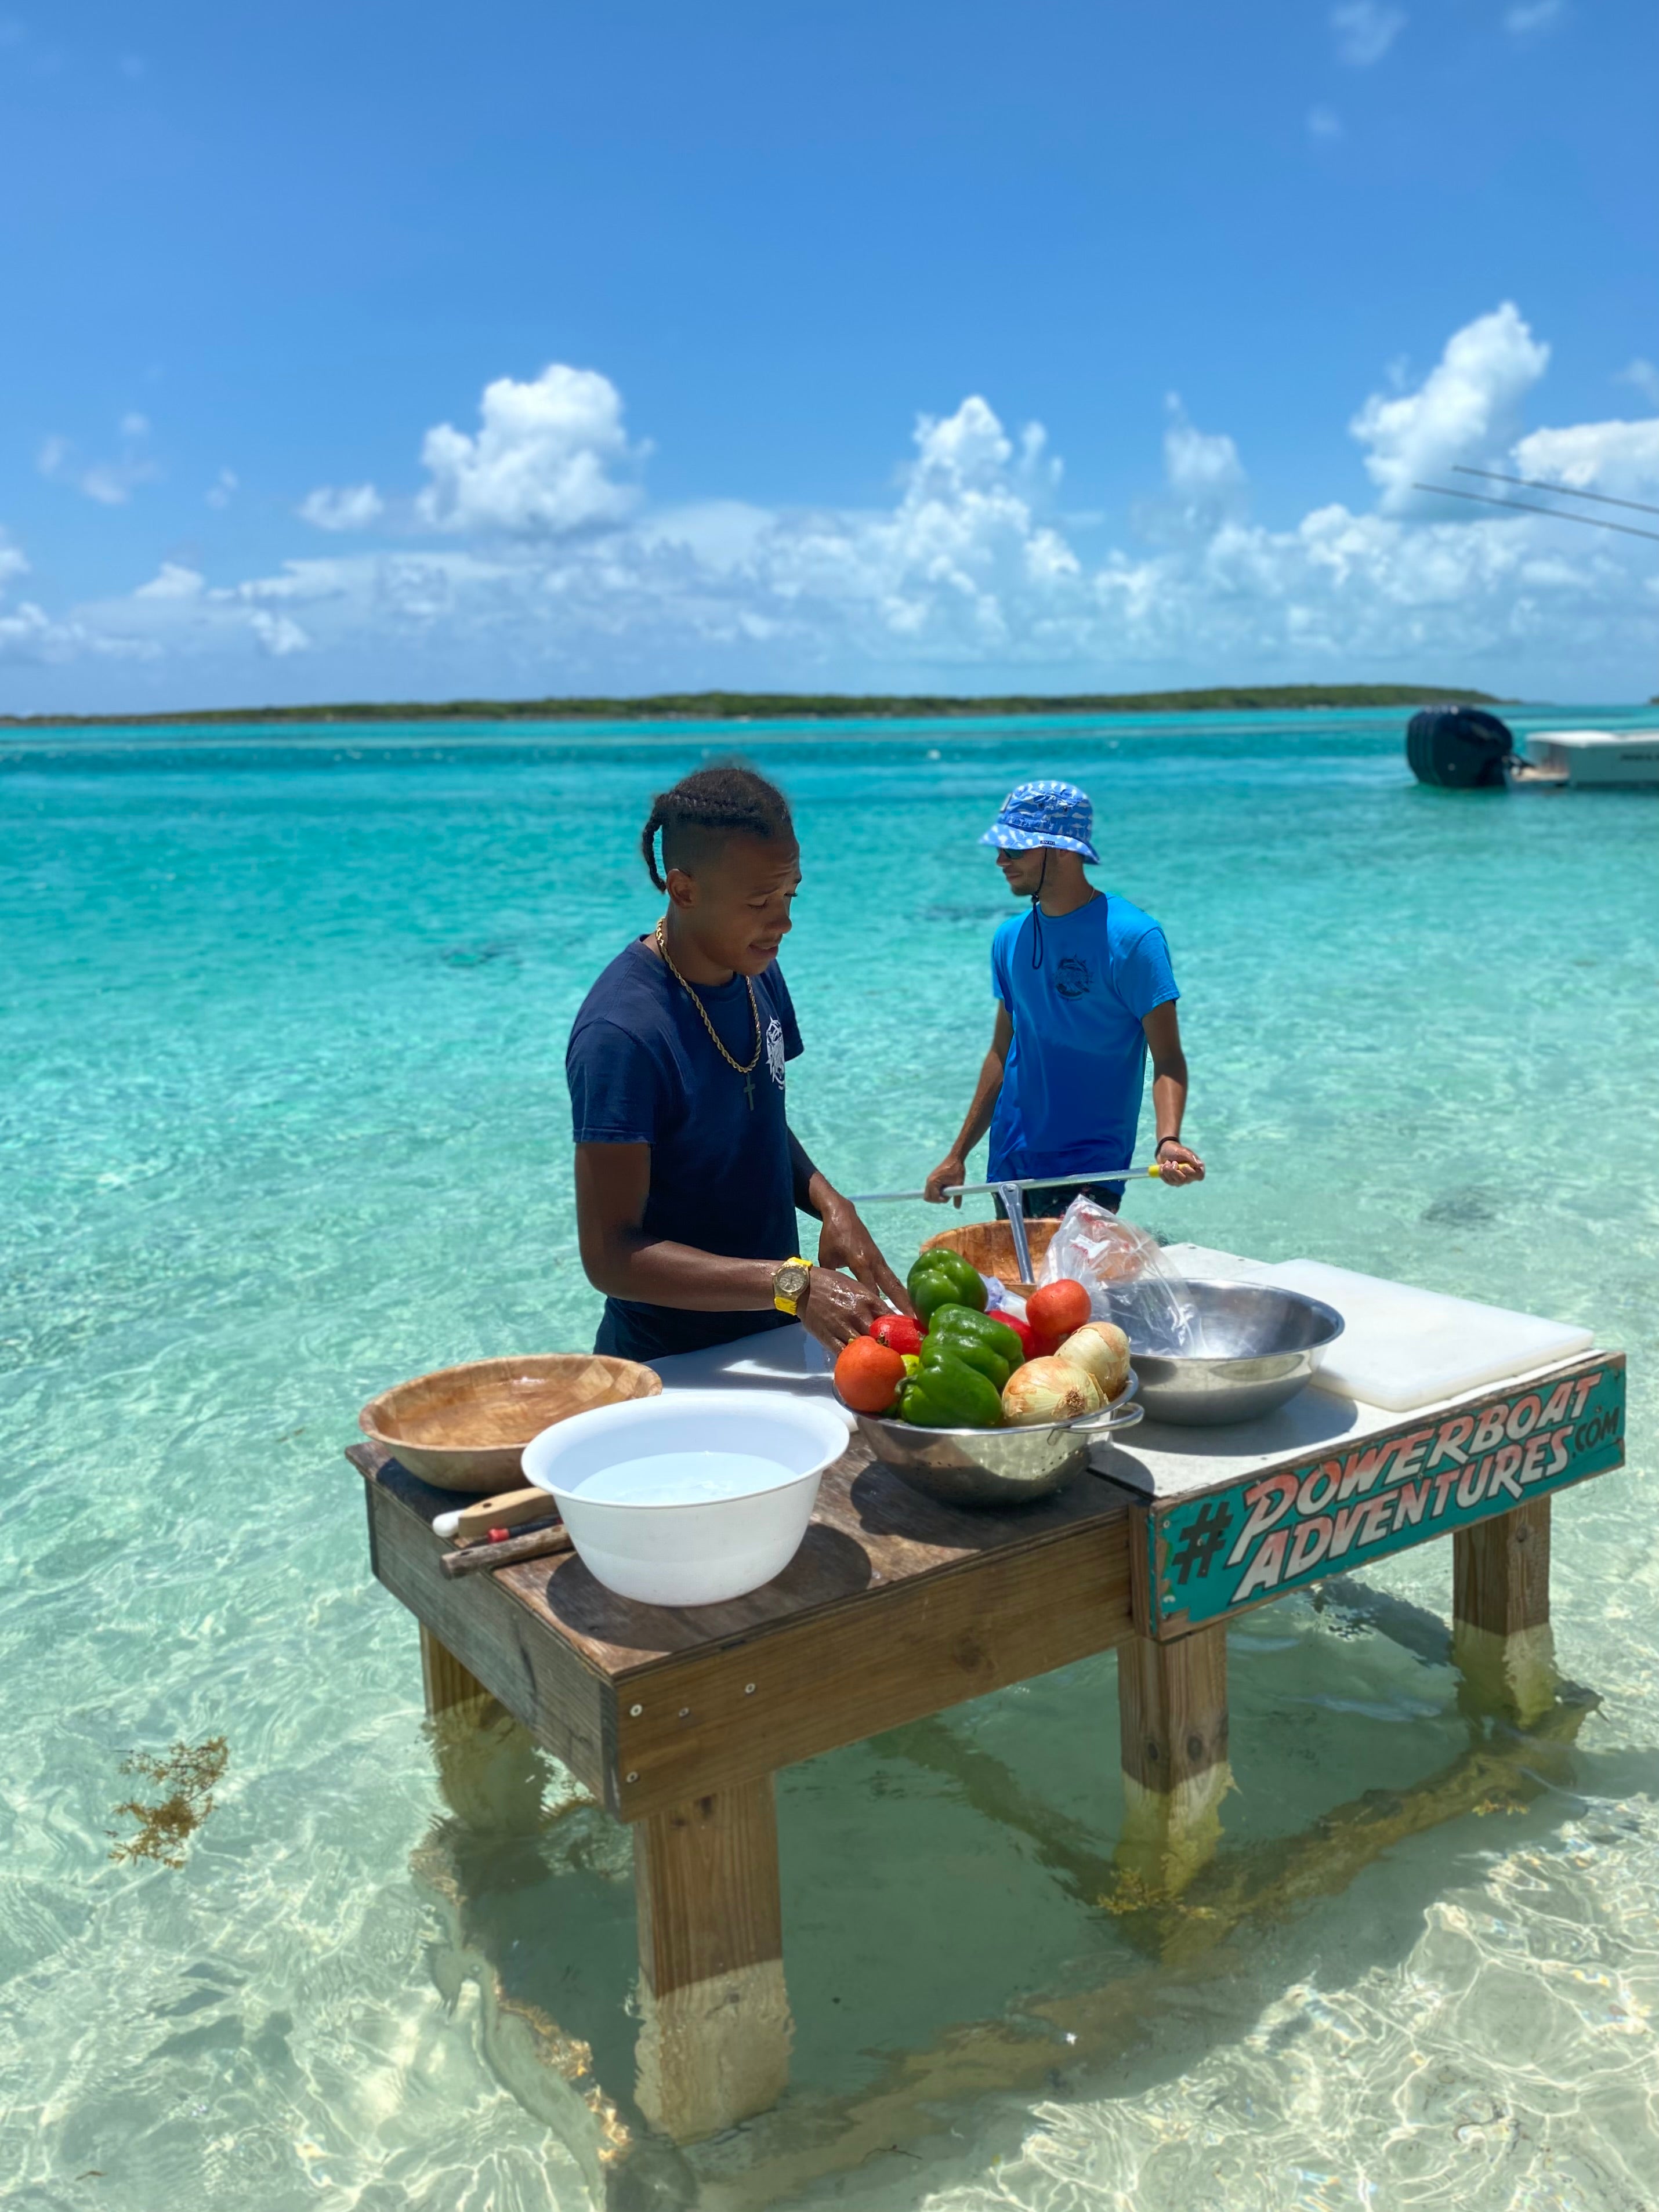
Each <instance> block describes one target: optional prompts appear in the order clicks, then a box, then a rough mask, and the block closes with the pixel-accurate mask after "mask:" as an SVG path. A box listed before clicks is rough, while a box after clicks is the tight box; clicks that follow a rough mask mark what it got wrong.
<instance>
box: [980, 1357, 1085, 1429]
mask: <svg viewBox="0 0 1659 2212" xmlns="http://www.w3.org/2000/svg"><path fill="white" fill-rule="evenodd" d="M1101 1404H1102V1399H1101V1395H1100V1385H1099V1384H1098V1383H1097V1382H1096V1381H1095V1378H1094V1376H1092V1375H1091V1374H1090V1373H1089V1372H1088V1370H1087V1369H1086V1368H1082V1367H1074V1366H1073V1364H1072V1363H1071V1361H1070V1360H1069V1359H1060V1358H1050V1359H1028V1360H1027V1361H1026V1363H1025V1364H1024V1366H1023V1367H1016V1368H1015V1370H1014V1371H1013V1373H1012V1375H1011V1376H1009V1377H1008V1380H1007V1382H1006V1384H1005V1385H1004V1387H1003V1392H1002V1413H1003V1419H1005V1420H1006V1421H1010V1422H1012V1424H1013V1425H1014V1426H1015V1427H1017V1428H1030V1427H1032V1426H1034V1425H1036V1423H1038V1422H1040V1421H1070V1420H1073V1419H1075V1418H1076V1417H1077V1415H1078V1414H1079V1413H1098V1412H1099V1411H1100V1408H1101Z"/></svg>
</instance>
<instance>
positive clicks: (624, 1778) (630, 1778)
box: [623, 1774, 639, 1782]
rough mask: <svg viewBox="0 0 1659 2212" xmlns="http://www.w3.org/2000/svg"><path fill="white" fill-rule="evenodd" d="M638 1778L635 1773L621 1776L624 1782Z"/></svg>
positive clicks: (635, 1780)
mask: <svg viewBox="0 0 1659 2212" xmlns="http://www.w3.org/2000/svg"><path fill="white" fill-rule="evenodd" d="M638 1780H639V1776H638V1775H637V1774H624V1775H623V1781H624V1782H637V1781H638Z"/></svg>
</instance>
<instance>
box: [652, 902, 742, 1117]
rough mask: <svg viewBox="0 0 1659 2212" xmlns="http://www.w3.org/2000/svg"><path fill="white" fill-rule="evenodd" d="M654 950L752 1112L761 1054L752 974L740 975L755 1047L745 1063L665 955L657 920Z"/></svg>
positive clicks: (662, 935)
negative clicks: (746, 989) (740, 1084)
mask: <svg viewBox="0 0 1659 2212" xmlns="http://www.w3.org/2000/svg"><path fill="white" fill-rule="evenodd" d="M657 950H658V951H659V952H660V953H661V955H662V964H663V966H664V967H665V968H666V969H667V970H668V972H669V974H670V975H671V976H672V977H673V979H674V981H676V982H677V983H678V985H679V987H680V988H681V990H682V991H684V994H685V995H686V997H687V998H688V999H690V1001H691V1003H692V1005H693V1006H695V1007H696V1010H697V1012H699V1013H700V1014H701V1015H702V1025H703V1027H704V1029H706V1030H708V1034H709V1036H711V1037H712V1038H713V1039H714V1049H715V1051H716V1052H717V1053H719V1054H720V1058H721V1059H722V1060H724V1061H725V1062H726V1066H728V1067H729V1068H730V1069H731V1070H732V1073H734V1074H736V1075H740V1076H742V1078H743V1087H744V1091H745V1093H746V1094H747V1096H748V1099H749V1110H750V1113H751V1114H752V1113H753V1112H754V1110H755V1070H756V1069H757V1067H758V1066H760V1056H761V1018H760V1008H759V1007H758V1006H757V1005H756V1003H755V983H754V978H753V977H752V976H750V975H745V976H744V979H743V980H744V982H745V983H747V984H748V986H749V1011H750V1013H751V1014H752V1015H753V1016H754V1019H755V1049H754V1051H753V1052H752V1053H750V1055H749V1065H748V1066H746V1067H745V1066H743V1065H742V1064H741V1062H740V1061H738V1060H733V1059H732V1055H731V1054H730V1053H729V1052H727V1050H726V1047H725V1045H724V1044H723V1043H722V1042H720V1031H719V1030H717V1029H716V1028H715V1027H714V1024H713V1022H711V1021H710V1020H709V1018H708V1007H707V1006H704V1004H703V1002H702V1000H701V999H700V998H699V997H698V996H697V994H696V992H695V991H694V990H693V989H692V988H691V986H690V984H689V983H688V982H687V981H686V980H685V978H684V975H681V973H680V971H679V969H678V968H677V967H676V966H675V965H674V963H673V962H672V961H671V959H670V958H669V957H668V939H667V937H666V936H665V933H664V930H663V926H662V924H661V922H659V923H658V924H657Z"/></svg>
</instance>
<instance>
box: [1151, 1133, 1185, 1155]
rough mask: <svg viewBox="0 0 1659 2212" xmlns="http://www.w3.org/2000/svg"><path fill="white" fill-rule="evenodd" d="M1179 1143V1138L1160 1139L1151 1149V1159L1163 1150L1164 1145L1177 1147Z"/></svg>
mask: <svg viewBox="0 0 1659 2212" xmlns="http://www.w3.org/2000/svg"><path fill="white" fill-rule="evenodd" d="M1180 1143H1181V1139H1180V1138H1179V1137H1160V1138H1159V1139H1158V1142H1157V1144H1155V1145H1154V1146H1153V1147H1152V1158H1154V1159H1156V1158H1158V1154H1159V1153H1160V1152H1162V1151H1163V1150H1164V1146H1165V1145H1178V1144H1180Z"/></svg>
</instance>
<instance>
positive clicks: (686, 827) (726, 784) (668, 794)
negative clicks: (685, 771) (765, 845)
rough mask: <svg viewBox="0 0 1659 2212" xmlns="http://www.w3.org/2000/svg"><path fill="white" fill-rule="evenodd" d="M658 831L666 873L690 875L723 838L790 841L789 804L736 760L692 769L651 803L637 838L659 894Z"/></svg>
mask: <svg viewBox="0 0 1659 2212" xmlns="http://www.w3.org/2000/svg"><path fill="white" fill-rule="evenodd" d="M659 829H660V830H661V832H662V864H663V867H664V869H665V870H667V869H669V868H684V869H686V870H687V871H688V872H695V870H696V866H697V863H698V862H699V861H700V860H707V859H708V856H709V854H711V853H712V852H714V851H716V850H718V848H720V845H722V844H723V843H724V842H725V841H726V838H728V837H763V838H772V837H793V835H794V824H793V822H792V821H791V820H790V818H789V802H788V800H787V799H786V798H785V797H784V795H783V793H781V791H780V790H779V789H778V787H777V786H776V785H775V784H771V783H769V782H768V781H766V778H765V777H764V776H763V775H756V773H755V771H754V769H752V768H745V767H744V765H743V763H742V762H741V761H721V762H720V763H717V764H716V765H715V766H714V768H700V769H694V770H693V772H692V773H691V775H686V776H682V777H681V778H680V781H678V783H677V784H676V785H675V786H674V787H673V789H672V790H671V791H659V793H657V796H656V798H655V799H653V801H652V802H651V815H650V819H649V820H648V821H647V823H646V825H645V828H644V829H643V830H642V831H641V834H640V850H641V853H643V854H644V855H645V865H646V867H647V870H648V871H649V872H650V877H651V880H652V882H653V884H655V885H656V887H657V889H658V890H659V891H663V890H667V888H668V885H667V883H666V881H665V878H664V877H663V876H660V875H659V874H658V872H657V854H656V840H657V832H658V831H659Z"/></svg>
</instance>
